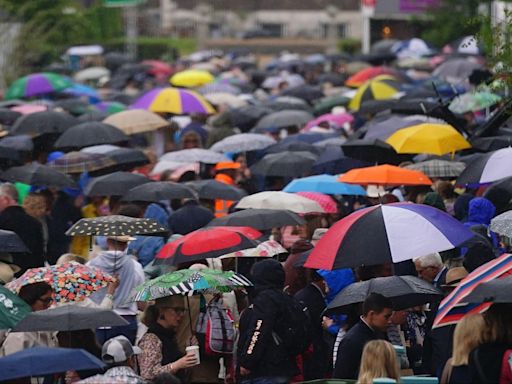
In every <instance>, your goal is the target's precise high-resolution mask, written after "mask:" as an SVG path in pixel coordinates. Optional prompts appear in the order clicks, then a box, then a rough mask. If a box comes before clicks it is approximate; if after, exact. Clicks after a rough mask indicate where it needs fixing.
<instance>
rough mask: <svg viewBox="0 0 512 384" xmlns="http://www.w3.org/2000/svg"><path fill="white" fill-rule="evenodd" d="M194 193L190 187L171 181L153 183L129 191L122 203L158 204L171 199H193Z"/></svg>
mask: <svg viewBox="0 0 512 384" xmlns="http://www.w3.org/2000/svg"><path fill="white" fill-rule="evenodd" d="M195 198H196V193H195V192H194V190H193V189H191V188H190V187H188V186H186V185H183V184H179V183H174V182H172V181H155V182H153V183H146V184H142V185H139V186H137V187H135V188H132V189H130V190H129V191H128V192H127V193H126V194H125V195H124V196H123V198H122V200H123V201H147V202H158V201H162V200H171V199H195Z"/></svg>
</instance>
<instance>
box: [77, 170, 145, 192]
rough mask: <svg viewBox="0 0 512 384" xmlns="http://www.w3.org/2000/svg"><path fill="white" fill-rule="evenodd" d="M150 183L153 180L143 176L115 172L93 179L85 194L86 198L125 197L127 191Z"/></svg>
mask: <svg viewBox="0 0 512 384" xmlns="http://www.w3.org/2000/svg"><path fill="white" fill-rule="evenodd" d="M149 182H152V180H150V179H148V178H147V177H146V176H143V175H139V174H135V173H129V172H114V173H110V174H108V175H105V176H99V177H93V178H91V179H90V180H89V182H88V183H87V185H86V187H85V189H84V194H85V195H86V196H123V195H124V194H125V193H126V191H129V190H130V189H132V188H135V187H137V186H139V185H142V184H145V183H149Z"/></svg>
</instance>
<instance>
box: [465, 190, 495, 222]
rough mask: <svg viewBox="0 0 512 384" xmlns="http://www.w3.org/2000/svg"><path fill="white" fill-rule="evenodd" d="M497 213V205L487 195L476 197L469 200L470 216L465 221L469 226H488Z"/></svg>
mask: <svg viewBox="0 0 512 384" xmlns="http://www.w3.org/2000/svg"><path fill="white" fill-rule="evenodd" d="M495 214H496V207H495V206H494V204H493V203H491V202H490V201H489V200H487V199H486V198H485V197H475V198H474V199H471V201H470V202H469V209H468V218H467V220H466V222H465V223H464V225H465V226H467V227H472V226H473V225H477V224H484V225H486V226H488V225H489V224H491V219H492V218H493V217H494V215H495Z"/></svg>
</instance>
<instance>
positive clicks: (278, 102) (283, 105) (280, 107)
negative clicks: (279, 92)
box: [261, 96, 313, 113]
mask: <svg viewBox="0 0 512 384" xmlns="http://www.w3.org/2000/svg"><path fill="white" fill-rule="evenodd" d="M261 105H262V106H263V107H268V108H270V109H272V112H279V111H284V110H298V111H306V112H308V113H311V112H312V111H313V110H312V108H311V106H310V105H309V104H308V103H307V102H306V101H304V100H302V99H298V98H296V97H292V96H281V97H277V98H276V99H275V100H266V101H264V102H263V103H262V104H261Z"/></svg>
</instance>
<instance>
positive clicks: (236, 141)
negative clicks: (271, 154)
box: [210, 133, 276, 153]
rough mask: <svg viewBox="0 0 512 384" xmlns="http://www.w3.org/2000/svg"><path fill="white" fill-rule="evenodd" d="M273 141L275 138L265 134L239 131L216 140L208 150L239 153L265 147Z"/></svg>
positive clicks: (273, 142)
mask: <svg viewBox="0 0 512 384" xmlns="http://www.w3.org/2000/svg"><path fill="white" fill-rule="evenodd" d="M275 143H276V141H275V139H273V138H272V137H270V136H267V135H262V134H259V133H240V134H238V135H232V136H228V137H226V138H224V139H222V140H220V141H218V142H216V143H215V144H213V145H212V146H211V148H210V150H212V151H216V152H236V153H239V152H248V151H256V150H258V149H265V148H267V147H269V146H271V145H273V144H275Z"/></svg>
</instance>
